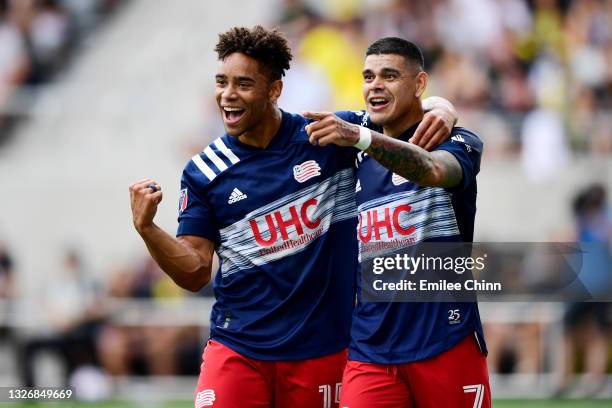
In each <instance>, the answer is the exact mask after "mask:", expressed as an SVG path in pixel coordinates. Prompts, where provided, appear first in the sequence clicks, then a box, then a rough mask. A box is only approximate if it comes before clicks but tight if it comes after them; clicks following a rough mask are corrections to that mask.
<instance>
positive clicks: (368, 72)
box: [361, 68, 401, 76]
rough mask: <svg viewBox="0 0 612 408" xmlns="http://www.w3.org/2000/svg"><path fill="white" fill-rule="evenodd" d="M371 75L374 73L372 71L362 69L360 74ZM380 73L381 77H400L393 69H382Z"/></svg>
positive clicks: (399, 73) (398, 72)
mask: <svg viewBox="0 0 612 408" xmlns="http://www.w3.org/2000/svg"><path fill="white" fill-rule="evenodd" d="M373 73H374V71H372V70H371V69H364V70H363V72H362V73H361V74H362V75H365V74H373ZM380 73H381V74H382V75H388V74H395V75H398V76H399V75H401V72H400V71H398V70H397V69H394V68H383V69H381V70H380Z"/></svg>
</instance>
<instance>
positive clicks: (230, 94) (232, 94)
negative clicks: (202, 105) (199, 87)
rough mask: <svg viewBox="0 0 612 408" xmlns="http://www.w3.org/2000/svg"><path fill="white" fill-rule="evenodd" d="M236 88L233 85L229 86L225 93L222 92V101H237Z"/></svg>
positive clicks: (224, 90)
mask: <svg viewBox="0 0 612 408" xmlns="http://www.w3.org/2000/svg"><path fill="white" fill-rule="evenodd" d="M236 96H237V95H236V88H235V87H234V86H233V85H232V84H228V85H227V86H226V87H225V88H223V91H221V99H224V100H228V99H229V100H232V99H236Z"/></svg>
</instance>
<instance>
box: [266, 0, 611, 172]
mask: <svg viewBox="0 0 612 408" xmlns="http://www.w3.org/2000/svg"><path fill="white" fill-rule="evenodd" d="M282 5H283V6H282V7H280V8H279V9H278V10H279V12H278V16H277V21H276V25H277V26H279V28H280V29H281V31H283V32H285V33H287V34H288V36H289V37H290V40H291V44H292V48H293V50H294V53H295V60H294V62H293V64H292V68H291V70H290V71H289V73H288V75H287V81H286V86H285V87H284V90H283V92H284V95H283V99H282V100H281V101H282V106H285V107H287V108H288V109H289V110H295V111H301V110H303V109H310V110H311V109H313V107H316V106H326V107H329V108H330V109H361V108H362V107H363V103H362V97H361V93H360V90H361V83H362V80H361V68H362V63H363V55H364V51H365V49H366V47H367V45H368V44H369V43H371V42H372V41H374V40H375V39H377V38H379V37H382V36H399V37H403V38H406V39H408V40H410V41H412V42H414V43H416V44H417V45H418V46H419V47H420V48H421V49H422V50H423V53H424V56H425V65H426V70H427V71H428V72H429V74H430V80H429V86H428V92H427V93H428V94H429V95H439V96H443V97H445V98H448V99H450V100H451V101H452V102H453V103H454V104H455V105H456V106H457V107H458V108H459V113H460V125H462V126H465V127H468V128H471V129H473V130H475V131H476V132H477V133H478V134H479V135H481V136H482V138H483V139H484V141H485V145H486V154H485V160H486V159H490V158H492V157H495V156H497V155H506V156H507V155H520V157H521V158H522V160H523V165H524V167H525V170H526V171H527V174H528V176H529V177H530V178H531V179H532V180H535V181H537V180H540V179H546V177H547V176H549V175H550V174H551V173H552V172H553V171H554V169H555V168H556V167H558V166H560V165H563V164H564V163H565V162H566V161H567V160H568V159H570V158H571V157H572V156H573V155H576V156H580V155H584V154H587V155H589V157H593V156H606V157H610V156H611V154H612V115H611V114H610V110H611V109H612V1H610V0H580V1H572V0H431V1H430V0H428V1H418V0H414V1H402V0H385V1H357V0H355V1H351V0H345V1H338V2H326V1H323V2H322V1H304V0H283V1H282ZM305 84H308V85H307V86H306V85H305Z"/></svg>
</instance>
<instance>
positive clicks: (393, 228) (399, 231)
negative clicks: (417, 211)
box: [359, 204, 416, 242]
mask: <svg viewBox="0 0 612 408" xmlns="http://www.w3.org/2000/svg"><path fill="white" fill-rule="evenodd" d="M411 209H412V207H410V206H409V205H408V204H402V205H398V206H397V207H394V208H389V207H387V208H384V209H381V210H382V211H380V212H379V210H378V209H375V208H374V209H372V210H368V211H364V212H361V213H360V214H359V240H360V241H361V242H370V240H371V239H372V238H374V239H375V240H376V241H380V240H381V237H386V238H387V239H391V238H393V237H394V236H395V235H399V236H407V235H412V234H413V233H414V232H415V231H416V228H415V227H414V226H413V225H402V223H401V222H400V216H401V217H403V218H404V217H406V216H407V214H408V213H409V212H410V210H411ZM404 223H405V221H404Z"/></svg>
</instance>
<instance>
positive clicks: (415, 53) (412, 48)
mask: <svg viewBox="0 0 612 408" xmlns="http://www.w3.org/2000/svg"><path fill="white" fill-rule="evenodd" d="M380 54H396V55H401V56H402V57H404V58H405V59H406V62H407V63H408V65H410V64H412V65H414V66H415V67H416V68H417V69H418V70H420V71H423V70H424V69H425V59H424V58H423V53H422V52H421V50H420V49H419V47H417V46H416V45H415V44H414V43H411V42H410V41H406V40H404V39H403V38H398V37H384V38H381V39H380V40H376V41H374V42H373V43H372V44H370V46H369V47H368V49H367V51H366V57H367V56H368V55H380Z"/></svg>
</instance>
